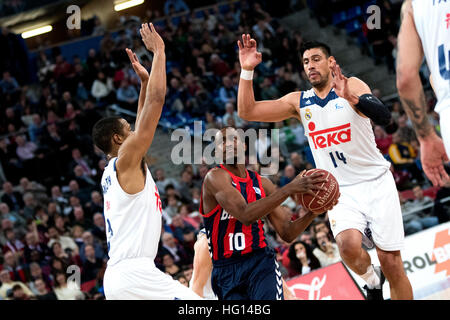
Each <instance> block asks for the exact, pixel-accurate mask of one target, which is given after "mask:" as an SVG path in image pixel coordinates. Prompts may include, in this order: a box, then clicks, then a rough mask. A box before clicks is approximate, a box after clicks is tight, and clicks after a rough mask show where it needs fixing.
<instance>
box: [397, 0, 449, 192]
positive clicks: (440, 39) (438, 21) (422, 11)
mask: <svg viewBox="0 0 450 320" xmlns="http://www.w3.org/2000/svg"><path fill="white" fill-rule="evenodd" d="M401 20H402V23H401V26H400V31H399V34H398V42H397V47H398V52H397V88H398V94H399V96H400V100H401V102H402V105H403V108H404V109H405V111H406V113H407V114H408V116H409V118H410V119H411V121H412V123H413V125H414V130H415V132H416V135H417V139H418V140H419V143H420V157H421V161H422V166H423V170H424V171H425V174H426V175H427V177H428V178H429V179H430V180H431V182H432V183H433V185H435V186H438V185H440V186H443V185H444V183H445V181H446V180H448V178H449V177H448V175H447V173H446V172H445V170H444V166H443V163H444V162H448V161H449V159H448V155H450V1H438V0H433V1H423V0H414V1H411V0H407V1H405V2H404V3H403V5H402V11H401ZM424 54H425V58H426V61H427V65H428V68H429V70H430V72H431V77H430V82H431V83H432V86H433V90H434V92H435V94H436V98H437V104H436V106H435V108H434V110H435V111H436V112H437V113H438V114H439V117H440V127H441V136H442V139H443V140H444V141H443V142H442V140H441V138H439V137H438V135H437V134H436V132H435V130H434V128H433V126H432V125H431V123H430V121H429V120H428V115H427V103H426V101H425V95H424V92H423V86H422V82H421V81H420V76H419V69H420V66H421V65H422V61H423V57H424Z"/></svg>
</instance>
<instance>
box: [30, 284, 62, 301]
mask: <svg viewBox="0 0 450 320" xmlns="http://www.w3.org/2000/svg"><path fill="white" fill-rule="evenodd" d="M34 287H35V288H36V292H35V296H36V299H37V300H58V298H57V297H56V294H55V293H54V292H53V291H49V290H48V289H47V287H46V285H45V282H44V281H42V279H36V280H34Z"/></svg>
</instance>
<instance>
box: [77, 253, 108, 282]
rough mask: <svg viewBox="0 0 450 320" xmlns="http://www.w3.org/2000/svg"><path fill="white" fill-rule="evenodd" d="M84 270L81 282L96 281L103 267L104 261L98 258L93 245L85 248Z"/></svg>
mask: <svg viewBox="0 0 450 320" xmlns="http://www.w3.org/2000/svg"><path fill="white" fill-rule="evenodd" d="M84 257H85V260H84V262H83V268H82V272H81V282H82V283H83V282H88V281H91V280H95V279H96V278H97V274H98V272H99V271H100V269H101V268H102V267H103V263H104V262H103V259H101V258H98V257H96V255H95V249H94V247H93V246H92V245H89V244H88V245H85V246H84Z"/></svg>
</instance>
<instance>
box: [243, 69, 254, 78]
mask: <svg viewBox="0 0 450 320" xmlns="http://www.w3.org/2000/svg"><path fill="white" fill-rule="evenodd" d="M241 78H242V79H244V80H253V70H245V69H242V70H241Z"/></svg>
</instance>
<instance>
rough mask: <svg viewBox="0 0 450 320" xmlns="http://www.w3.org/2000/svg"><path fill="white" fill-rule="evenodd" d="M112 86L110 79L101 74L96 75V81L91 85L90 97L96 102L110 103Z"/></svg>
mask: <svg viewBox="0 0 450 320" xmlns="http://www.w3.org/2000/svg"><path fill="white" fill-rule="evenodd" d="M113 91H114V86H113V83H112V79H111V78H106V77H105V74H104V73H103V72H101V71H100V72H99V73H98V74H97V79H95V80H94V82H93V83H92V88H91V95H92V96H93V97H94V98H95V99H96V100H97V102H101V103H107V102H110V101H111V97H112V96H111V95H112V94H113Z"/></svg>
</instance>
